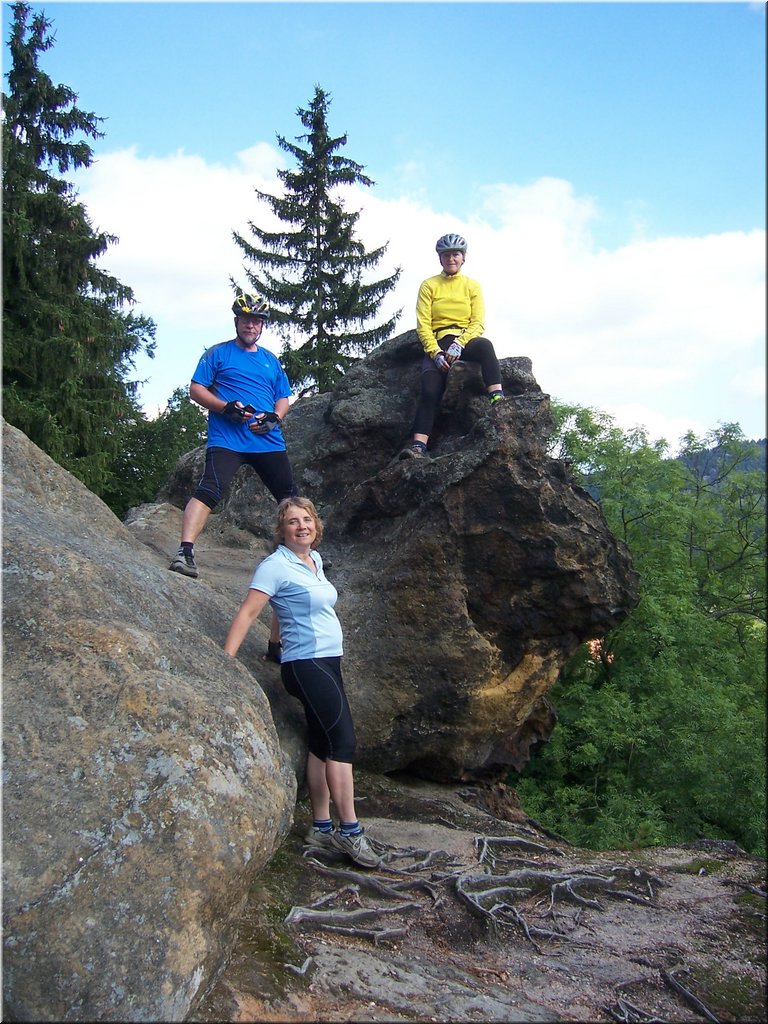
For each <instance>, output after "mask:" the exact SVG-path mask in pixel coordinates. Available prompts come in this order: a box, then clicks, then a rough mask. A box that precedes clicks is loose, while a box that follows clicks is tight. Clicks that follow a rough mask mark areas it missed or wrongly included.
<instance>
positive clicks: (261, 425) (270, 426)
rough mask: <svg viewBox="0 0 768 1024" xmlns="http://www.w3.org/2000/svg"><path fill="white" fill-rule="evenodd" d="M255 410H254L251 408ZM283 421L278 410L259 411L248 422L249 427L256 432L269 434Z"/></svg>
mask: <svg viewBox="0 0 768 1024" xmlns="http://www.w3.org/2000/svg"><path fill="white" fill-rule="evenodd" d="M251 411H252V412H253V410H251ZM280 422H281V420H280V417H279V416H278V415H277V413H276V412H257V413H255V415H254V418H253V419H252V420H251V421H250V423H249V424H248V429H249V430H251V431H252V432H253V433H254V434H268V433H269V431H270V430H274V429H275V427H276V426H278V424H279V423H280Z"/></svg>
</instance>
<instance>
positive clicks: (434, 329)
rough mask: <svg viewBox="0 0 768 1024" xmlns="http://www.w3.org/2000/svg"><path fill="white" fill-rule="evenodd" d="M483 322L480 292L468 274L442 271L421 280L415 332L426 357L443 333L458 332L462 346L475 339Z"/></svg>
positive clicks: (458, 338)
mask: <svg viewBox="0 0 768 1024" xmlns="http://www.w3.org/2000/svg"><path fill="white" fill-rule="evenodd" d="M484 321H485V302H484V301H483V292H482V289H481V288H480V285H479V284H478V282H477V281H473V280H472V278H471V277H464V275H463V274H462V273H461V272H459V273H458V274H450V275H449V274H446V273H444V272H442V273H440V274H436V275H435V276H434V277H428V278H427V279H426V281H422V283H421V285H420V287H419V295H418V298H417V300H416V333H417V334H418V336H419V341H420V342H421V344H422V346H423V348H424V351H425V352H426V353H427V355H428V356H434V355H435V353H436V352H437V351H438V350H439V348H440V346H439V345H438V343H437V342H438V338H442V337H443V336H444V335H446V334H456V335H458V337H457V338H456V340H457V341H458V343H459V344H460V345H461V346H462V347H464V345H466V344H467V342H468V341H471V340H472V339H473V338H479V337H480V335H481V334H482V333H483V324H484Z"/></svg>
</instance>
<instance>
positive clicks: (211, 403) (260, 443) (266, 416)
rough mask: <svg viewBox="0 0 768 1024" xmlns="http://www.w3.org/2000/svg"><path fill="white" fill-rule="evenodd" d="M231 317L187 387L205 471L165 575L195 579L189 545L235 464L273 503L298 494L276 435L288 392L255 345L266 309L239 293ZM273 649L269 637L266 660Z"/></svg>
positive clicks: (276, 366)
mask: <svg viewBox="0 0 768 1024" xmlns="http://www.w3.org/2000/svg"><path fill="white" fill-rule="evenodd" d="M232 312H233V313H234V314H235V337H234V338H233V339H232V340H231V341H224V342H221V343H220V344H218V345H213V346H212V347H211V348H209V349H207V350H206V352H205V353H204V355H203V356H202V357H201V359H200V361H199V362H198V364H197V369H196V370H195V372H194V374H193V376H192V383H191V385H190V388H189V396H190V398H191V399H192V400H193V401H195V402H197V403H198V405H202V406H203V408H204V409H207V410H208V443H207V448H206V453H205V471H204V473H203V476H202V479H201V480H200V483H199V484H198V485H197V490H196V491H195V493H194V494H193V495H192V497H191V498H190V499H189V501H188V502H187V505H186V508H185V509H184V519H183V521H182V526H181V544H180V546H179V550H178V551H177V552H176V555H175V556H174V558H173V561H172V562H171V564H170V566H169V568H170V569H171V570H172V571H173V572H179V573H182V574H183V575H184V576H191V577H193V578H196V577H197V576H198V575H199V574H198V569H197V564H196V562H195V541H196V540H197V537H198V535H199V534H200V531H201V530H202V529H203V527H204V526H205V524H206V522H207V520H208V516H209V515H210V514H211V510H212V509H214V508H215V507H216V505H218V503H219V502H220V501H221V499H222V498H223V497H224V495H225V494H226V492H227V490H228V488H229V485H230V484H231V483H232V478H233V477H234V475H235V473H236V472H237V471H238V469H239V468H240V467H241V466H242V465H244V464H247V465H249V466H251V467H252V468H253V469H255V470H256V472H257V473H258V475H259V477H260V478H261V480H262V482H263V484H264V486H265V487H266V488H267V490H268V491H269V492H270V494H272V496H273V497H274V499H275V501H278V502H279V501H281V500H282V499H283V498H290V497H294V496H295V495H296V494H297V493H298V492H297V490H296V484H295V483H294V479H293V471H292V470H291V464H290V462H289V460H288V453H287V451H286V449H285V440H284V438H283V434H282V431H281V429H280V425H281V423H282V420H283V417H284V416H285V414H286V413H287V412H288V407H289V402H288V399H289V398H290V395H291V386H290V384H289V382H288V377H287V376H286V374H285V371H284V370H283V368H282V366H281V365H280V362H279V360H278V359H277V357H276V356H275V355H273V354H272V353H271V352H269V351H268V350H267V349H265V348H261V347H260V345H259V339H260V337H261V332H262V331H263V329H264V324H265V323H266V321H267V320H268V319H269V307H268V306H267V303H266V301H265V300H264V299H263V298H261V297H260V296H258V295H249V294H247V293H244V292H239V293H238V295H237V297H236V299H235V302H234V305H233V306H232ZM276 645H277V640H276V637H274V636H273V638H272V642H271V643H270V655H272V656H274V655H275V653H276V650H275V646H276ZM275 660H279V656H277V657H275Z"/></svg>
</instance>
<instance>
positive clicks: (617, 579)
mask: <svg viewBox="0 0 768 1024" xmlns="http://www.w3.org/2000/svg"><path fill="white" fill-rule="evenodd" d="M419 359H420V350H419V346H418V341H417V339H416V336H415V333H414V332H409V333H407V334H404V335H401V336H400V337H398V338H395V339H392V341H390V342H387V343H386V344H384V345H382V346H380V347H379V348H378V349H377V350H376V351H375V352H374V353H372V354H371V355H370V356H369V357H368V358H367V359H365V360H364V361H363V362H361V363H360V364H359V365H358V366H356V367H355V368H354V369H353V370H352V371H351V372H350V373H348V374H347V375H346V377H345V378H344V380H343V381H342V383H341V385H340V386H339V387H338V388H337V389H336V391H335V392H334V393H333V394H331V395H320V396H315V397H308V398H302V399H300V400H299V401H298V402H296V403H295V405H294V407H293V409H292V411H291V413H290V415H289V417H288V419H287V421H286V427H285V430H286V436H287V441H288V446H289V450H290V453H291V459H292V462H293V465H294V470H295V473H296V477H297V480H298V481H299V482H300V487H301V489H302V491H303V492H304V493H305V494H307V496H309V497H310V498H312V499H313V500H314V501H315V503H316V504H317V506H318V509H319V511H320V514H321V516H322V517H323V519H324V521H325V526H326V534H325V539H324V541H323V544H322V546H321V550H322V553H323V556H324V558H325V561H326V566H327V570H328V576H329V578H330V579H331V580H332V581H333V582H334V583H335V584H336V586H337V588H338V590H339V592H340V599H339V603H338V605H337V610H338V613H339V616H340V618H341V621H342V624H343V627H344V633H345V659H344V674H345V680H346V685H347V690H348V693H349V698H350V703H351V705H352V710H353V715H354V718H355V724H356V729H357V733H358V748H359V764H360V767H361V768H362V767H365V768H368V769H371V770H374V771H383V772H388V771H395V770H398V769H409V770H410V771H412V772H413V773H414V774H420V775H421V776H423V777H427V778H431V779H433V780H435V781H441V780H456V779H461V778H465V779H471V778H475V777H482V776H490V777H492V778H493V777H496V778H499V777H503V776H504V775H505V774H506V772H507V771H508V768H509V766H513V767H515V768H521V767H522V766H523V765H524V764H525V762H526V760H527V757H528V752H529V749H530V747H531V745H532V744H534V743H536V742H541V741H543V740H546V738H547V737H548V736H549V733H550V732H551V729H552V726H553V723H554V713H553V711H552V709H551V707H550V706H549V704H548V702H547V697H546V694H547V691H548V690H549V688H550V686H551V685H552V683H553V682H554V680H555V679H556V677H557V674H558V672H559V671H560V669H561V668H562V666H563V665H564V663H565V662H566V661H567V659H568V658H569V657H570V656H571V654H572V653H573V652H574V651H575V650H576V648H577V646H578V645H579V644H580V643H581V642H582V641H584V640H586V639H589V638H592V637H600V636H602V635H604V634H605V633H606V632H607V631H608V630H609V629H610V628H611V627H612V626H613V625H614V624H615V623H616V622H618V621H619V620H620V619H621V617H622V616H623V615H624V614H626V612H627V611H628V610H629V609H630V608H631V607H633V605H634V604H635V603H636V602H637V592H638V588H637V579H636V576H635V574H634V573H633V571H632V568H631V565H630V561H629V557H628V554H627V551H626V550H625V548H624V547H623V546H622V545H621V544H620V543H618V542H617V541H616V540H615V539H614V538H613V537H612V536H611V534H610V532H609V530H608V529H607V526H606V523H605V521H604V519H603V516H602V513H601V510H600V508H599V506H598V505H597V504H596V503H595V502H594V501H593V500H592V499H591V498H590V497H589V496H588V495H587V494H586V493H585V492H584V491H583V490H581V489H579V488H578V487H576V486H574V485H573V483H572V482H571V481H570V480H569V479H568V475H567V472H566V470H565V467H564V466H563V464H562V463H559V462H556V461H554V460H552V459H549V458H548V457H547V454H546V443H547V438H548V436H549V434H550V431H551V427H552V424H551V416H550V412H549V402H548V398H547V396H546V395H544V394H543V393H542V391H541V389H540V388H539V386H538V385H537V383H536V381H535V379H534V377H533V375H532V373H531V366H530V361H529V360H527V359H507V360H503V362H502V370H503V377H504V387H505V392H506V394H507V401H506V402H505V403H504V404H503V405H501V406H497V407H496V408H494V409H493V410H491V409H489V407H488V403H487V399H486V398H485V395H484V392H483V387H482V383H481V381H480V377H479V373H478V372H477V370H476V369H475V368H473V367H464V366H461V365H460V366H458V367H457V368H455V369H453V370H451V374H450V377H449V383H448V388H447V391H446V395H445V398H444V401H443V405H442V409H441V413H440V416H439V419H438V421H437V424H436V428H435V432H434V435H433V438H432V443H431V449H432V455H433V458H432V459H431V460H430V461H428V462H421V461H418V462H417V461H408V462H400V461H398V460H397V458H396V456H397V453H398V450H399V448H400V446H401V444H402V443H403V442H404V441H405V440H406V438H407V437H408V435H409V432H410V424H411V419H412V415H413V411H414V407H415V402H416V397H417V390H418V363H419ZM3 439H4V440H3V443H4V451H3V458H4V481H3V482H4V498H3V545H4V556H5V563H4V589H3V599H4V633H3V640H4V648H5V653H4V665H3V688H4V693H3V726H4V753H5V782H4V791H3V873H4V890H3V896H4V913H5V922H4V925H5V928H4V934H5V949H4V958H3V980H4V988H5V1000H6V1016H7V1017H8V1018H9V1019H15V1020H40V1021H42V1020H59V1021H68V1020H103V1021H108V1020H113V1021H117V1020H120V1021H142V1020H166V1021H172V1020H183V1019H184V1018H185V1016H187V1015H188V1014H189V1011H190V1008H191V1007H193V1006H194V1005H195V1002H196V1000H197V999H198V998H199V996H200V994H201V993H202V992H203V991H204V990H205V989H206V987H207V986H208V985H209V983H210V982H211V980H212V978H213V977H215V975H216V972H217V971H218V970H219V968H220V967H221V965H222V964H223V963H224V962H225V960H226V957H227V955H228V954H229V951H230V949H231V947H232V941H233V935H234V932H235V930H236V927H237V923H238V920H239V918H240V915H241V913H242V909H243V907H244V905H245V899H246V894H247V892H248V889H249V887H250V885H251V883H252V881H253V879H254V877H255V876H256V875H257V874H258V873H259V872H260V871H261V869H262V868H263V867H264V866H265V865H266V864H267V863H268V862H269V860H270V859H271V857H272V856H273V854H274V852H275V850H276V849H277V848H278V847H279V846H280V844H281V842H282V841H283V838H284V837H285V835H286V832H287V829H288V827H289V824H290V820H291V816H292V813H293V809H294V805H295V799H296V787H297V779H296V777H297V775H299V774H300V772H301V769H302V765H303V759H304V753H305V751H304V744H303V718H302V716H301V713H300V709H299V708H298V705H297V703H296V702H294V701H291V700H290V699H289V698H288V697H287V695H286V694H285V692H284V691H283V689H282V686H281V684H280V679H279V670H278V669H277V668H276V666H274V665H267V664H265V663H264V662H263V661H262V660H261V652H262V651H263V649H264V641H265V638H266V628H267V626H266V623H267V622H268V618H267V619H265V620H264V621H262V622H261V624H260V625H259V626H258V627H256V628H254V630H252V631H251V633H252V635H251V636H249V638H248V640H247V641H246V643H244V644H243V647H242V648H241V652H240V657H239V658H238V659H228V658H226V657H225V656H224V655H223V652H222V649H221V648H222V644H223V641H224V638H225V636H226V632H227V629H228V626H229V623H230V621H231V619H232V616H233V615H234V612H235V611H236V609H237V607H238V605H239V603H240V601H241V600H242V597H243V596H244V594H245V591H246V588H247V586H248V581H249V579H250V575H251V572H252V570H253V566H254V564H255V562H256V561H257V560H258V559H259V558H261V557H263V555H264V554H266V553H267V552H268V551H269V550H270V549H271V534H272V525H273V520H274V508H275V506H274V501H273V500H272V498H271V497H270V496H269V494H268V493H267V492H266V491H265V489H264V488H263V486H262V485H261V483H260V482H259V481H258V480H257V478H256V477H255V476H254V475H253V474H252V473H250V472H248V471H243V472H242V474H241V475H240V476H239V477H238V479H236V481H235V483H234V486H233V488H232V491H231V493H230V496H229V498H228V499H227V501H226V502H225V503H224V504H223V506H222V507H221V509H220V510H219V511H217V514H216V515H214V516H213V517H211V520H210V521H209V524H208V525H207V526H206V529H205V531H204V533H203V534H202V535H201V537H200V539H199V541H198V545H197V548H198V562H199V563H200V565H201V569H202V570H203V572H202V575H201V579H200V580H196V581H191V580H189V579H187V578H185V577H182V576H178V575H176V574H174V573H169V572H168V571H167V565H168V558H169V557H170V555H171V554H172V551H173V550H174V548H175V545H176V543H177V542H178V529H179V524H180V516H181V511H180V510H181V509H182V508H183V507H184V505H185V503H186V501H187V499H188V497H189V495H190V494H191V493H192V490H193V489H194V485H195V483H196V480H197V478H198V476H199V472H200V469H201V466H202V461H203V456H204V452H203V450H202V449H198V450H196V451H194V452H190V453H189V454H188V455H187V456H185V458H183V459H182V460H180V462H179V464H178V466H177V468H176V471H175V473H174V474H173V477H172V479H171V480H170V481H169V483H168V485H167V487H166V488H165V490H164V491H163V493H162V494H161V495H159V496H158V502H157V503H155V504H152V505H147V506H142V507H141V508H140V509H136V510H134V511H133V512H132V514H131V515H130V516H129V517H128V518H127V520H126V524H122V523H120V522H118V520H117V519H116V518H115V517H114V516H113V515H112V513H111V512H110V511H109V510H108V509H107V508H106V506H105V505H104V504H103V503H102V502H101V501H99V500H98V499H97V498H96V497H95V496H94V495H93V494H91V493H90V492H89V491H87V490H86V489H85V488H84V487H82V486H81V485H80V484H79V483H78V482H77V481H76V480H74V479H73V478H72V477H71V476H70V475H69V474H67V473H66V472H64V471H63V470H62V469H61V468H60V467H58V466H57V465H56V464H55V463H54V462H52V461H51V460H50V459H49V458H48V457H47V456H45V455H44V454H43V453H41V452H40V451H39V450H38V449H37V448H35V447H34V446H33V445H32V444H31V443H30V442H29V441H28V439H27V438H26V437H25V436H24V435H23V434H21V433H20V432H19V431H17V430H15V429H13V428H11V427H7V426H5V427H4V433H3ZM164 545H165V548H166V549H165V550H163V546H164ZM212 556H213V557H212ZM257 680H258V681H257ZM278 737H279V738H278Z"/></svg>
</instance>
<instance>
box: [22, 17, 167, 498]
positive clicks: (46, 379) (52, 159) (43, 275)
mask: <svg viewBox="0 0 768 1024" xmlns="http://www.w3.org/2000/svg"><path fill="white" fill-rule="evenodd" d="M50 28H51V23H50V22H49V21H48V20H47V19H46V18H45V17H44V16H43V15H42V14H36V15H34V16H33V17H32V16H31V9H30V7H29V5H28V4H26V3H16V4H14V5H13V23H12V25H11V30H10V39H9V45H10V56H11V64H10V71H9V72H8V74H7V76H6V77H7V80H8V85H9V91H8V94H7V95H6V93H5V92H4V93H3V108H4V119H3V126H2V132H3V136H2V138H3V207H4V209H3V414H4V416H5V418H6V419H7V420H8V421H9V422H10V423H12V424H14V425H15V426H17V427H18V428H19V429H20V430H22V431H24V433H25V434H27V435H28V436H29V438H30V439H31V440H32V441H34V442H35V444H37V445H38V446H39V447H41V448H42V449H43V450H44V451H46V452H47V453H48V454H49V455H50V456H51V457H52V458H53V459H55V460H56V461H57V462H59V463H60V464H61V465H62V466H64V467H65V468H66V469H68V470H69V471H70V472H72V473H73V474H74V475H75V476H77V477H78V478H79V479H80V480H81V481H82V482H83V483H84V484H85V485H86V486H87V487H89V488H90V489H91V490H93V491H94V492H95V493H97V494H101V493H103V492H104V490H105V488H107V486H108V485H109V482H110V480H111V478H112V476H113V474H114V460H115V458H116V456H117V454H118V453H119V451H120V447H121V443H122V438H121V431H122V426H123V425H124V424H127V423H130V422H135V420H136V417H137V416H141V412H140V410H139V409H138V406H137V403H136V390H137V387H138V382H135V381H131V380H129V372H130V369H131V368H132V367H133V365H134V362H133V359H134V356H135V355H136V353H137V352H139V351H140V350H142V349H143V350H144V351H146V352H147V353H148V354H149V355H152V354H153V352H154V345H155V343H154V333H155V325H154V323H153V322H152V320H150V319H149V318H147V317H141V316H134V315H133V314H132V313H131V312H130V307H131V305H132V304H133V302H134V299H133V293H132V291H131V289H130V288H127V287H125V286H124V285H122V284H121V283H120V282H119V281H117V280H116V279H115V278H114V277H112V276H110V275H109V274H108V273H106V272H105V271H104V270H101V269H99V268H98V267H97V266H96V263H95V261H96V260H97V259H98V257H100V256H102V255H103V254H104V252H105V251H106V250H107V248H108V246H109V245H110V244H112V243H113V242H115V241H116V239H115V238H114V237H113V236H112V235H109V234H106V233H103V232H99V231H95V230H94V228H93V226H92V225H91V222H90V220H89V217H88V214H87V211H86V209H85V208H84V207H83V206H82V205H81V204H80V203H79V202H78V201H77V194H76V192H75V189H74V186H73V185H72V184H71V183H70V182H68V181H67V180H65V179H64V178H63V177H57V176H56V174H57V173H58V174H59V175H64V174H66V173H67V172H68V171H72V170H77V169H79V168H84V167H86V168H87V167H88V166H90V164H91V162H92V151H91V148H90V146H89V144H88V141H87V140H88V139H99V138H102V137H103V133H102V132H101V131H100V130H99V124H100V123H101V121H102V120H103V119H102V118H98V117H96V116H95V115H94V114H93V113H89V112H86V111H83V110H80V109H79V108H78V107H77V105H76V102H77V96H76V94H75V93H74V92H73V91H72V90H71V89H70V88H68V87H67V86H65V85H54V83H53V82H52V81H51V79H50V78H49V76H48V75H46V74H45V73H44V72H43V71H42V70H41V69H40V67H39V66H38V61H39V58H40V55H41V54H42V53H44V52H45V51H46V50H48V49H50V48H51V46H52V45H53V43H54V37H53V36H52V35H51V34H50V31H49V30H50Z"/></svg>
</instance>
